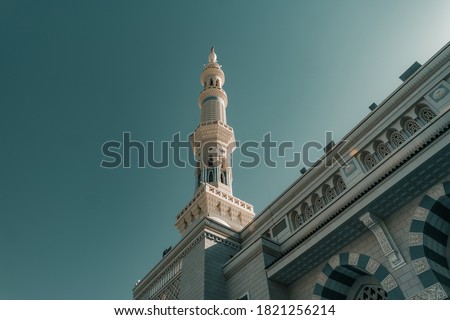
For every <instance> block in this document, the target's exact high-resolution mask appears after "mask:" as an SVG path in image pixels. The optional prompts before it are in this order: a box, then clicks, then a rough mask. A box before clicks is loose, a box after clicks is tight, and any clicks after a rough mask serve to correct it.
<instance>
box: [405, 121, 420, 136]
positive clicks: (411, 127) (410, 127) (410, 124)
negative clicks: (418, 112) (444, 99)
mask: <svg viewBox="0 0 450 320" xmlns="http://www.w3.org/2000/svg"><path fill="white" fill-rule="evenodd" d="M405 129H406V131H408V133H409V134H410V135H413V134H414V133H416V132H417V131H419V130H420V126H419V125H418V124H417V122H415V121H414V120H408V121H406V122H405Z"/></svg>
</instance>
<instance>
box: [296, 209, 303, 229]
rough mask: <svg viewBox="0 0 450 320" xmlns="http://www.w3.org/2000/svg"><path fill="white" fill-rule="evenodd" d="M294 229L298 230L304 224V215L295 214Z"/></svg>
mask: <svg viewBox="0 0 450 320" xmlns="http://www.w3.org/2000/svg"><path fill="white" fill-rule="evenodd" d="M294 219H295V220H294V223H295V227H296V228H298V227H300V226H302V225H303V224H304V223H305V222H306V215H305V214H304V213H298V212H297V213H296V214H295V216H294Z"/></svg>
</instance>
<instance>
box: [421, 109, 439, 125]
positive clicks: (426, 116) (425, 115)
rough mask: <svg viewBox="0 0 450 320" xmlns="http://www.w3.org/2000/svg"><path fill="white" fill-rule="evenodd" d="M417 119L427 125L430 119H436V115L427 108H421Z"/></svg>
mask: <svg viewBox="0 0 450 320" xmlns="http://www.w3.org/2000/svg"><path fill="white" fill-rule="evenodd" d="M419 117H420V118H421V119H422V120H423V121H424V122H425V123H428V122H430V121H431V119H433V118H434V117H436V114H435V113H434V112H433V111H432V110H431V109H430V108H428V107H423V108H422V109H420V111H419Z"/></svg>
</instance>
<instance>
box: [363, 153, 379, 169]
mask: <svg viewBox="0 0 450 320" xmlns="http://www.w3.org/2000/svg"><path fill="white" fill-rule="evenodd" d="M364 164H365V165H366V168H367V169H368V170H370V169H372V168H373V167H375V166H376V165H377V161H376V160H375V158H374V157H373V156H372V155H371V154H370V153H368V154H366V156H365V157H364Z"/></svg>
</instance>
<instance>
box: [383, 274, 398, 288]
mask: <svg viewBox="0 0 450 320" xmlns="http://www.w3.org/2000/svg"><path fill="white" fill-rule="evenodd" d="M381 285H382V286H383V288H384V290H386V292H389V291H391V290H392V289H394V288H396V287H398V284H397V281H395V279H394V277H393V276H392V274H389V275H388V276H387V277H386V278H384V279H383V281H381Z"/></svg>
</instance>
